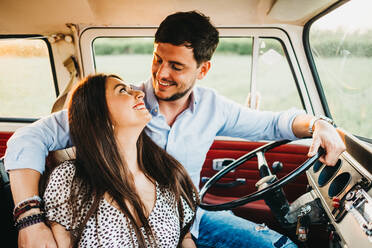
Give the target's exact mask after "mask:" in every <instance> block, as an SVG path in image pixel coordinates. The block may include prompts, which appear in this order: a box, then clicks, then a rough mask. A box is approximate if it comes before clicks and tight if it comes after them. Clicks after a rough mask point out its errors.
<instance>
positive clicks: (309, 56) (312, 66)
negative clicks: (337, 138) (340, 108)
mask: <svg viewBox="0 0 372 248" xmlns="http://www.w3.org/2000/svg"><path fill="white" fill-rule="evenodd" d="M347 2H348V1H347V0H343V1H339V2H337V3H334V4H333V5H331V6H329V7H328V8H327V9H325V10H324V11H323V12H321V13H319V14H318V15H316V16H314V17H313V18H311V19H310V20H309V21H308V22H307V23H306V24H305V26H304V30H303V36H302V41H303V44H304V51H305V55H306V58H307V60H308V64H309V68H310V71H311V74H312V76H313V78H314V83H315V86H316V88H317V92H318V96H319V99H320V102H321V104H322V107H323V110H324V113H325V116H327V117H329V118H331V119H332V114H331V111H330V109H329V106H328V102H327V99H326V96H325V93H324V90H323V86H322V83H321V80H320V77H319V74H318V70H317V68H316V65H315V60H314V57H313V54H312V52H311V46H310V29H311V26H312V25H313V24H314V23H315V22H316V21H317V20H318V19H320V18H322V17H323V16H325V15H327V14H328V13H330V12H331V11H333V10H335V9H337V8H338V7H340V6H341V5H343V4H345V3H347ZM354 136H355V137H357V138H359V139H360V140H362V141H365V142H368V143H370V144H372V139H370V138H366V137H363V136H359V135H354Z"/></svg>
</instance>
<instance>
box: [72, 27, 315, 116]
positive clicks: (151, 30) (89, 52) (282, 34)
mask: <svg viewBox="0 0 372 248" xmlns="http://www.w3.org/2000/svg"><path fill="white" fill-rule="evenodd" d="M217 29H218V31H219V33H220V37H223V38H225V37H226V38H229V37H230V38H233V37H252V38H253V37H259V38H273V39H277V40H279V41H280V43H281V44H282V47H283V50H284V52H285V55H286V57H287V61H288V64H289V66H290V70H291V72H292V75H293V78H294V81H295V84H296V87H297V91H298V94H299V97H300V100H301V102H302V105H303V108H304V109H305V110H306V111H310V112H313V106H312V104H311V101H310V98H309V94H308V91H307V87H306V85H305V83H304V77H303V74H302V71H301V68H300V65H299V62H298V59H297V55H296V52H295V50H294V48H293V43H292V41H291V38H290V36H289V35H288V33H287V32H286V31H285V30H284V29H282V28H281V27H275V26H273V27H217ZM156 30H157V27H88V28H86V29H84V30H82V31H81V33H80V35H79V51H80V56H81V61H82V73H83V76H86V75H89V74H92V73H95V72H96V71H95V59H94V51H93V49H94V47H93V42H94V40H95V39H97V38H110V37H112V38H125V37H128V38H129V37H130V38H141V37H143V38H145V37H148V38H152V37H154V35H155V32H156ZM247 83H248V85H247V87H250V82H247Z"/></svg>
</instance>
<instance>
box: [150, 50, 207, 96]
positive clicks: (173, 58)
mask: <svg viewBox="0 0 372 248" xmlns="http://www.w3.org/2000/svg"><path fill="white" fill-rule="evenodd" d="M208 69H209V61H208V62H204V63H202V65H200V66H199V67H197V63H196V60H195V59H194V54H193V49H192V48H187V47H186V46H184V45H180V46H174V45H172V44H169V43H155V44H154V57H153V60H152V84H153V87H154V91H155V95H156V97H157V98H158V99H159V100H163V101H175V100H178V99H181V98H183V97H185V98H187V97H188V96H189V95H190V93H191V90H192V88H193V87H194V85H195V82H196V79H202V78H203V77H204V75H205V74H206V73H207V71H208Z"/></svg>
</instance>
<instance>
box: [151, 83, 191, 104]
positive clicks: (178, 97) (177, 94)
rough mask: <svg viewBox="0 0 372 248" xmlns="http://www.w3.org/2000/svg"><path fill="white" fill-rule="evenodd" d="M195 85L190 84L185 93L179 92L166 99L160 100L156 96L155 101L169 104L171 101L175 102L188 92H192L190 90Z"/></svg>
mask: <svg viewBox="0 0 372 248" xmlns="http://www.w3.org/2000/svg"><path fill="white" fill-rule="evenodd" d="M194 85H195V83H194V84H192V85H191V86H190V87H189V88H188V89H186V90H185V91H183V92H179V93H176V94H174V95H172V96H170V97H168V98H160V97H158V96H156V98H157V99H159V100H162V101H166V102H171V101H176V100H178V99H180V98H182V97H183V96H185V95H186V94H187V93H188V92H190V90H192V88H193V87H194Z"/></svg>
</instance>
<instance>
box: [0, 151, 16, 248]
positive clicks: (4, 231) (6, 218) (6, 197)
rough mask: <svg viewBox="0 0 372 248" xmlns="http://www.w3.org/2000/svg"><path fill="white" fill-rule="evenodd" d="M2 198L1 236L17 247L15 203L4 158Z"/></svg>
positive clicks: (0, 169) (0, 178)
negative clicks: (14, 215) (14, 219)
mask: <svg viewBox="0 0 372 248" xmlns="http://www.w3.org/2000/svg"><path fill="white" fill-rule="evenodd" d="M0 199H1V200H0V236H1V237H5V239H4V243H8V244H10V245H9V246H8V247H17V242H18V241H17V240H18V231H17V229H16V228H15V227H14V221H13V209H14V203H13V197H12V192H11V190H10V183H9V176H8V173H7V171H6V170H5V167H4V158H0ZM5 241H7V242H5Z"/></svg>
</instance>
